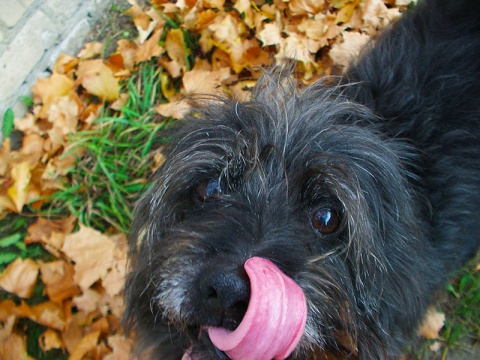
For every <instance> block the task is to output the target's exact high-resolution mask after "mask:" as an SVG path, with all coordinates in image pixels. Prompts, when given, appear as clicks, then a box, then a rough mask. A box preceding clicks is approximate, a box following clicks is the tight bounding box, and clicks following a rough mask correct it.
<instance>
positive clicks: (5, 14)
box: [0, 0, 27, 28]
mask: <svg viewBox="0 0 480 360" xmlns="http://www.w3.org/2000/svg"><path fill="white" fill-rule="evenodd" d="M25 11H27V7H26V6H24V5H23V4H22V3H21V2H19V1H16V0H13V1H7V0H1V1H0V21H2V22H3V23H4V24H5V25H6V26H7V27H9V28H13V27H14V26H15V25H16V24H17V23H18V21H19V20H20V19H21V18H22V15H23V14H24V13H25Z"/></svg>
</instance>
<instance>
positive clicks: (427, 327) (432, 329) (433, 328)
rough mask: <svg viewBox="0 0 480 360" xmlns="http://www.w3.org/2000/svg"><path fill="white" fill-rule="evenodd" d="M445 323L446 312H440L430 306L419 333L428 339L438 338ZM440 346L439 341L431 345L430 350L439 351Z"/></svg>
mask: <svg viewBox="0 0 480 360" xmlns="http://www.w3.org/2000/svg"><path fill="white" fill-rule="evenodd" d="M444 324H445V314H444V313H441V312H438V311H437V310H435V309H434V308H429V309H428V311H427V314H426V315H425V319H424V320H423V322H422V325H421V326H420V328H419V329H418V334H419V335H420V336H423V337H424V338H426V339H438V338H439V337H440V331H441V330H442V328H443V326H444ZM440 347H441V343H440V342H438V341H437V342H434V343H433V344H432V345H431V346H430V350H431V351H438V350H439V349H440Z"/></svg>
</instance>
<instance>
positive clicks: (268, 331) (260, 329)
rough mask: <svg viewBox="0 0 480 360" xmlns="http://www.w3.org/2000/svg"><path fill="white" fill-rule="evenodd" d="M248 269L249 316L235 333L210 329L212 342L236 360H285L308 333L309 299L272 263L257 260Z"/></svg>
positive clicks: (246, 264)
mask: <svg viewBox="0 0 480 360" xmlns="http://www.w3.org/2000/svg"><path fill="white" fill-rule="evenodd" d="M244 266H245V271H246V272H247V275H248V277H249V278H250V284H251V285H250V286H251V288H250V292H251V295H250V302H249V304H248V309H247V312H246V313H245V316H244V318H243V320H242V322H241V323H240V325H239V326H238V327H237V329H235V330H234V331H233V332H230V331H228V330H226V329H224V328H215V327H212V328H209V329H208V335H209V336H210V340H211V341H212V343H213V344H214V345H215V346H216V347H217V348H218V349H220V350H222V351H224V352H225V353H226V354H227V355H228V356H229V357H230V358H231V359H234V360H252V359H255V360H271V359H275V360H282V359H285V358H287V357H288V356H289V355H290V354H291V353H292V352H293V350H294V349H295V347H296V346H297V345H298V343H299V341H300V338H301V337H302V335H303V331H304V329H305V323H306V321H307V303H306V301H305V295H304V294H303V291H302V289H301V288H300V286H298V285H297V283H295V282H294V281H293V280H292V279H290V278H289V277H288V276H286V275H285V274H284V273H282V272H281V271H280V269H279V268H278V267H276V266H275V264H273V263H272V262H271V261H270V260H267V259H263V258H259V257H253V258H251V259H248V260H247V262H246V263H245V265H244Z"/></svg>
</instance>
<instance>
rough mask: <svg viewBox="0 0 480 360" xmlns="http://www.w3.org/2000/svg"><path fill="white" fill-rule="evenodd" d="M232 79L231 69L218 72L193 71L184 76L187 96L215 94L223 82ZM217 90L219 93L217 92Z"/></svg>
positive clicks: (183, 80)
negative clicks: (192, 94) (191, 94)
mask: <svg viewBox="0 0 480 360" xmlns="http://www.w3.org/2000/svg"><path fill="white" fill-rule="evenodd" d="M229 77H230V69H228V68H223V69H221V70H217V71H204V70H192V71H188V72H186V73H185V75H183V78H182V82H183V86H184V88H185V91H186V93H187V94H190V93H203V94H214V93H215V92H218V90H217V88H218V87H219V86H220V85H221V84H222V82H223V81H224V80H226V79H228V78H229ZM216 90H217V91H216Z"/></svg>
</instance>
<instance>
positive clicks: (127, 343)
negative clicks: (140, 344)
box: [104, 335, 132, 360]
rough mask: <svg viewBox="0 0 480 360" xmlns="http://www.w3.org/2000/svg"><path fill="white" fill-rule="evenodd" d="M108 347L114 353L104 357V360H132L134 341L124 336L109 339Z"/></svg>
mask: <svg viewBox="0 0 480 360" xmlns="http://www.w3.org/2000/svg"><path fill="white" fill-rule="evenodd" d="M107 341H108V346H110V348H112V350H113V352H112V353H111V354H108V355H107V356H105V357H104V360H129V359H131V355H130V354H131V350H132V340H130V339H127V338H126V337H125V336H122V335H112V336H109V337H108V340H107Z"/></svg>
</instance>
